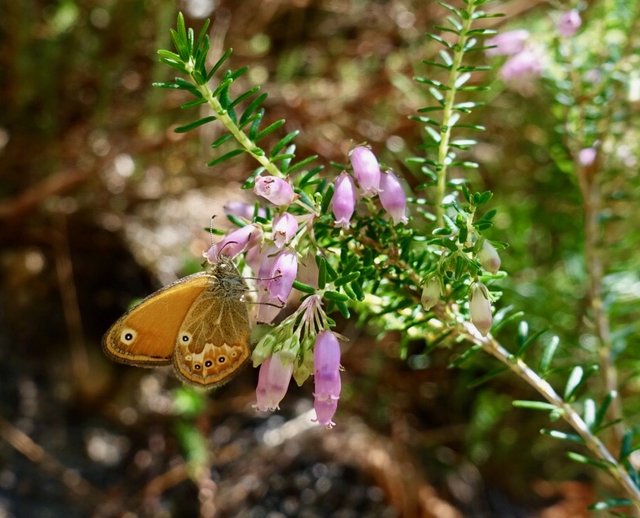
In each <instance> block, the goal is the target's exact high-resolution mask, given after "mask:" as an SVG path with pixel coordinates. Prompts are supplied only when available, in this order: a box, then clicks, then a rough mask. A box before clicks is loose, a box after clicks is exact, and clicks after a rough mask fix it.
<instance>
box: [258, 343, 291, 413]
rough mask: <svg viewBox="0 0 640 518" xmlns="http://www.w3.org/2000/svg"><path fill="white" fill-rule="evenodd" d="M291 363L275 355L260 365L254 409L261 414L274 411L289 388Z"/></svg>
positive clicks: (277, 354) (278, 354)
mask: <svg viewBox="0 0 640 518" xmlns="http://www.w3.org/2000/svg"><path fill="white" fill-rule="evenodd" d="M292 374H293V362H292V361H290V360H288V359H287V358H285V357H284V356H283V355H281V354H280V353H275V354H274V355H273V356H271V357H269V358H267V359H266V360H264V361H263V362H262V364H261V365H260V371H259V372H258V386H257V387H256V405H255V406H256V408H257V409H258V410H260V411H262V412H266V411H267V410H276V409H277V408H279V407H278V405H279V404H280V401H282V399H283V398H284V396H285V394H286V393H287V389H288V388H289V382H290V381H291V375H292Z"/></svg>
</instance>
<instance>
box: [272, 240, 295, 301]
mask: <svg viewBox="0 0 640 518" xmlns="http://www.w3.org/2000/svg"><path fill="white" fill-rule="evenodd" d="M297 273H298V256H297V255H296V253H295V252H293V251H291V250H283V251H282V252H280V253H279V254H278V255H277V256H276V258H275V260H274V262H273V266H272V267H271V274H270V276H269V277H270V280H269V284H268V287H267V290H268V291H269V296H270V298H273V299H277V300H278V301H280V303H281V304H284V303H286V302H287V299H288V298H289V294H290V293H291V289H292V287H293V281H295V280H296V275H297Z"/></svg>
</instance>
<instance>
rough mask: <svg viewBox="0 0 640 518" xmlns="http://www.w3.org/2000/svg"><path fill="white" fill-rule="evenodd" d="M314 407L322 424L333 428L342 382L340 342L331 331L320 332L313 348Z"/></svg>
mask: <svg viewBox="0 0 640 518" xmlns="http://www.w3.org/2000/svg"><path fill="white" fill-rule="evenodd" d="M313 368H314V384H315V388H314V392H313V395H314V398H315V399H314V408H315V410H316V418H317V420H318V422H319V423H320V424H321V425H324V426H326V427H328V428H331V427H332V426H333V425H334V424H335V423H334V422H333V421H332V418H333V415H334V414H335V412H336V409H337V407H338V399H340V391H341V389H342V383H341V381H340V344H339V343H338V339H337V338H336V335H335V334H333V333H332V332H331V331H322V332H320V333H318V337H317V338H316V343H315V347H314V350H313Z"/></svg>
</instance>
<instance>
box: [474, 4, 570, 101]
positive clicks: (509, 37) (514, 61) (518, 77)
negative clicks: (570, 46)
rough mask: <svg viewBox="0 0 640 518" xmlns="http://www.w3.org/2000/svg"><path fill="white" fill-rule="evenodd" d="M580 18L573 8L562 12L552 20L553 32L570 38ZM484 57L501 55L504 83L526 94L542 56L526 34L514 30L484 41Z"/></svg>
mask: <svg viewBox="0 0 640 518" xmlns="http://www.w3.org/2000/svg"><path fill="white" fill-rule="evenodd" d="M581 25H582V19H581V18H580V13H579V12H578V11H577V10H576V9H571V10H569V11H566V12H564V13H562V14H561V15H560V16H559V17H558V19H557V20H556V31H557V34H558V35H559V36H560V37H561V38H571V37H573V36H574V35H575V34H576V32H577V31H578V29H579V28H580V26H581ZM486 44H487V46H489V47H491V48H489V49H488V50H487V56H505V57H507V60H506V61H505V63H504V64H503V65H502V68H501V69H500V77H501V78H502V80H503V81H505V83H507V84H510V85H512V86H514V87H515V88H516V89H518V90H520V91H521V92H523V93H528V92H529V91H530V90H531V88H530V84H529V83H530V82H531V80H532V79H535V78H536V77H538V76H540V75H541V73H542V71H543V69H544V66H545V56H544V53H543V51H542V49H541V47H540V46H539V45H536V44H535V43H534V42H532V41H530V40H529V31H527V30H525V29H516V30H512V31H507V32H504V33H502V34H498V35H497V36H494V37H493V38H490V39H488V40H487V41H486Z"/></svg>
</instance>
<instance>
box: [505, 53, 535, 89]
mask: <svg viewBox="0 0 640 518" xmlns="http://www.w3.org/2000/svg"><path fill="white" fill-rule="evenodd" d="M541 73H542V58H541V56H540V53H539V52H537V51H535V50H532V49H525V50H523V51H522V52H519V53H518V54H516V55H514V56H512V57H510V58H509V59H508V60H507V61H506V63H505V64H504V65H502V68H501V69H500V77H501V78H502V79H503V80H504V81H507V82H520V81H527V80H529V79H533V78H535V77H538V76H539V75H540V74H541Z"/></svg>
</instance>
